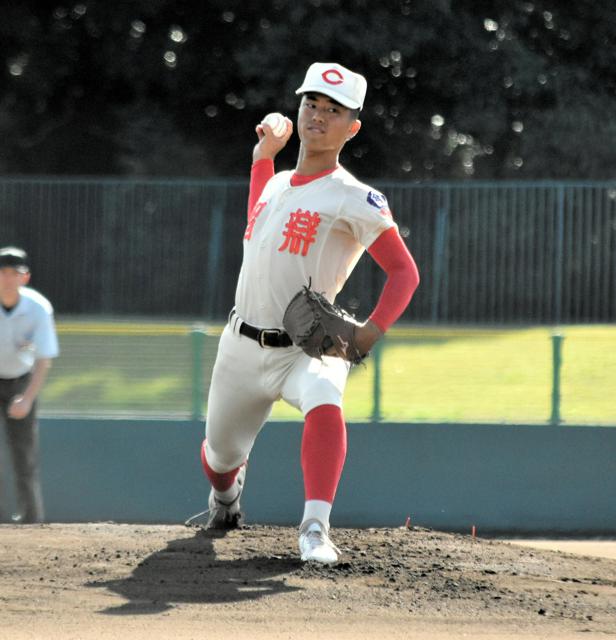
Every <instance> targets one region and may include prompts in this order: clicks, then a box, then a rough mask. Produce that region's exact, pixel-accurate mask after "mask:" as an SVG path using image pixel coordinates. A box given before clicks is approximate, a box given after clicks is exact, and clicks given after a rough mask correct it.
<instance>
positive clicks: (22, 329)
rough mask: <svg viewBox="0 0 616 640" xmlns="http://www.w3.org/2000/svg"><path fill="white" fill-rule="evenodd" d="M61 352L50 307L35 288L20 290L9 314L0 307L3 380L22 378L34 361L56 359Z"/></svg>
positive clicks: (0, 368) (1, 374)
mask: <svg viewBox="0 0 616 640" xmlns="http://www.w3.org/2000/svg"><path fill="white" fill-rule="evenodd" d="M58 352H59V349H58V339H57V337H56V331H55V326H54V320H53V308H52V306H51V304H50V303H49V301H48V300H47V298H45V297H44V296H42V295H41V294H40V293H38V292H37V291H34V289H30V288H29V287H21V288H20V289H19V302H18V303H17V305H16V306H15V307H14V308H13V309H12V310H11V311H10V312H7V311H5V310H4V308H3V307H2V306H1V305H0V378H5V379H11V378H19V377H20V376H23V375H24V374H26V373H28V371H30V370H31V369H32V367H33V366H34V362H35V360H38V359H41V358H55V357H56V356H57V355H58Z"/></svg>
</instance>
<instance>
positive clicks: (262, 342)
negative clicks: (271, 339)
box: [259, 329, 282, 349]
mask: <svg viewBox="0 0 616 640" xmlns="http://www.w3.org/2000/svg"><path fill="white" fill-rule="evenodd" d="M281 333H282V332H281V331H280V329H261V331H260V332H259V346H260V347H261V348H262V349H272V347H271V346H270V345H268V344H265V336H266V335H267V334H270V335H273V336H279V335H280V334H281Z"/></svg>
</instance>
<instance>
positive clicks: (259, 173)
mask: <svg viewBox="0 0 616 640" xmlns="http://www.w3.org/2000/svg"><path fill="white" fill-rule="evenodd" d="M273 176H274V161H273V160H270V159H268V158H263V159H261V160H257V161H256V162H255V163H253V165H252V168H251V169H250V191H249V193H248V216H250V212H251V211H252V209H253V207H254V206H255V204H257V202H258V200H259V196H260V195H261V194H262V193H263V189H264V187H265V185H266V184H267V182H268V180H269V179H270V178H272V177H273Z"/></svg>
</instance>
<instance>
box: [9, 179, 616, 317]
mask: <svg viewBox="0 0 616 640" xmlns="http://www.w3.org/2000/svg"><path fill="white" fill-rule="evenodd" d="M377 186H378V187H379V188H381V189H382V190H383V191H384V193H385V194H386V195H387V196H388V199H389V201H390V205H391V208H392V210H393V211H394V216H395V218H396V220H397V222H398V224H399V226H400V229H401V232H402V235H403V236H404V238H405V240H406V242H407V244H408V246H409V249H410V250H411V252H412V253H413V255H414V256H415V258H416V261H417V263H418V266H419V269H420V273H421V278H422V281H421V285H420V287H419V289H418V291H417V293H416V294H415V297H414V299H413V302H412V304H411V305H410V306H409V308H408V309H407V311H406V313H405V315H404V317H403V318H402V320H403V321H408V322H421V323H426V322H429V323H490V324H492V323H523V324H528V323H531V324H537V323H559V322H567V323H580V322H613V321H615V320H616V183H612V182H579V183H573V182H517V183H513V182H490V183H482V182H472V181H471V182H459V183H453V182H451V183H430V184H406V183H400V182H396V183H393V182H392V183H380V184H377ZM246 199H247V185H246V183H245V181H237V180H236V181H234V180H224V181H198V180H119V179H118V180H116V179H77V178H75V179H60V178H58V179H55V178H54V179H52V178H41V179H34V178H2V179H0V219H1V225H0V244H9V243H15V244H19V245H22V246H24V247H25V248H26V249H27V250H28V251H29V252H30V253H31V255H32V260H33V281H32V283H33V286H34V287H35V288H38V289H40V290H41V291H42V292H43V293H44V294H45V295H47V296H48V297H49V298H50V300H51V301H52V302H53V304H54V306H55V308H56V310H57V312H58V313H64V314H68V313H70V314H107V315H121V314H131V315H148V316H151V315H155V316H166V317H169V316H175V317H177V318H200V319H207V320H210V321H221V320H222V319H224V318H225V317H226V316H227V314H228V311H229V309H230V307H231V306H232V304H233V297H234V291H235V281H236V278H237V275H238V273H239V268H240V264H241V258H242V244H241V242H242V236H243V231H244V227H245V222H246ZM382 278H383V274H382V272H380V270H379V269H378V267H377V266H376V265H375V264H374V263H373V261H372V260H370V259H369V257H364V258H363V259H362V260H361V261H360V262H359V264H358V266H357V267H356V270H355V272H354V274H353V275H352V276H351V279H350V280H349V282H348V283H347V285H346V286H345V288H344V289H343V291H342V292H341V294H340V296H339V298H338V301H339V302H341V303H342V304H343V305H344V306H346V307H349V308H350V309H351V310H353V311H354V312H356V313H357V315H358V317H362V316H366V315H367V314H368V313H369V312H370V311H371V310H372V308H373V306H374V304H375V303H376V300H377V297H378V294H379V292H380V288H381V285H382V282H383V280H382Z"/></svg>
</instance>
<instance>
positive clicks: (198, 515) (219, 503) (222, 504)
mask: <svg viewBox="0 0 616 640" xmlns="http://www.w3.org/2000/svg"><path fill="white" fill-rule="evenodd" d="M241 489H242V487H241V485H240V491H239V493H238V494H237V497H235V498H234V499H233V500H231V502H229V503H227V502H223V501H222V500H216V507H215V508H214V509H206V510H205V511H200V512H199V513H195V515H194V516H190V518H188V520H186V522H184V526H185V527H189V526H190V525H191V524H192V523H193V522H194V521H195V520H198V519H199V518H201V517H203V516H206V515H207V514H208V513H216V512H217V511H220V510H221V509H229V508H230V507H232V506H233V505H234V504H235V503H236V502H237V501H238V500H239V499H240V496H241V495H242V491H241Z"/></svg>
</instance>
